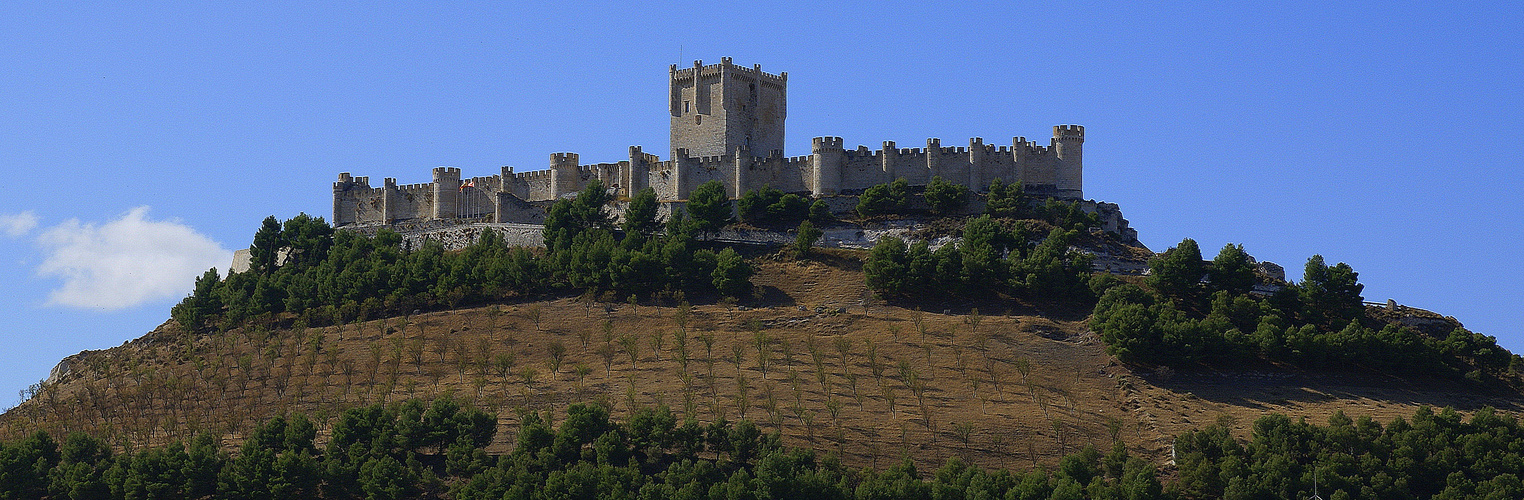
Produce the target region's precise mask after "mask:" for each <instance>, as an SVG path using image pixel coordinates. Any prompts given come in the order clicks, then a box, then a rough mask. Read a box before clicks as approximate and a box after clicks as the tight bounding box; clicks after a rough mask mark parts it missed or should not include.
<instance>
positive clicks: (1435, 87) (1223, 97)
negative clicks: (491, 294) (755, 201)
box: [0, 1, 1524, 406]
mask: <svg viewBox="0 0 1524 500" xmlns="http://www.w3.org/2000/svg"><path fill="white" fill-rule="evenodd" d="M315 4H317V2H295V3H290V2H260V3H256V4H252V5H245V6H234V5H231V4H230V3H229V2H186V3H183V4H169V3H157V2H92V3H84V4H66V3H62V2H30V1H20V2H6V3H4V4H0V67H3V68H5V71H4V72H3V74H0V96H3V98H0V172H3V173H4V174H5V177H6V178H8V179H10V181H9V182H7V183H6V184H5V185H6V187H7V188H6V190H5V192H6V195H5V196H0V257H3V258H0V297H3V299H0V316H3V317H4V318H6V321H5V324H4V326H3V327H0V345H3V346H5V350H4V351H3V354H0V405H3V406H8V405H9V404H12V403H14V401H15V394H16V391H18V390H20V389H22V388H24V387H25V386H26V385H27V384H29V383H32V382H35V381H37V380H39V379H41V378H43V377H45V376H46V374H47V370H48V368H50V367H51V366H52V365H53V364H54V363H56V362H57V360H58V359H60V358H62V357H63V356H66V355H69V354H72V353H75V352H78V351H80V350H84V349H100V348H106V347H111V346H114V345H118V344H120V343H122V342H123V341H126V340H129V339H132V338H136V337H138V336H140V335H142V334H144V333H145V332H147V331H149V330H151V329H152V328H153V327H155V326H157V325H158V324H159V323H161V322H163V321H164V320H165V319H166V318H167V317H168V308H169V306H170V305H172V304H173V303H174V302H176V301H177V300H178V299H179V297H181V296H183V295H184V294H185V293H187V292H188V291H189V289H190V286H191V281H192V279H193V277H194V276H195V275H197V274H199V273H200V272H201V271H204V270H205V269H206V268H207V267H210V266H214V265H215V266H217V267H218V268H219V269H221V268H225V267H226V266H227V260H228V257H229V256H230V254H231V251H232V250H233V249H235V248H240V247H246V246H247V245H248V243H249V240H250V237H251V236H252V234H253V232H254V230H255V229H256V228H257V227H258V224H259V221H260V219H262V218H264V217H265V216H267V215H276V216H278V217H281V218H287V217H290V216H292V215H295V214H297V213H298V212H303V211H305V212H308V213H312V214H316V215H322V216H325V217H328V216H331V214H330V213H329V212H330V211H331V201H332V194H331V183H332V182H333V180H334V179H335V178H336V177H337V174H338V173H339V172H345V171H347V172H351V173H353V174H355V175H367V176H371V177H372V178H373V179H374V182H377V183H379V179H380V178H381V177H397V178H398V180H399V181H400V182H403V183H412V182H427V181H428V172H429V169H430V168H432V167H435V166H440V165H449V166H457V167H460V168H462V169H463V170H464V174H465V175H468V176H469V175H490V174H492V173H495V172H496V171H497V168H498V167H500V166H502V165H512V166H514V167H516V169H518V170H520V171H522V170H531V169H542V168H545V166H546V165H547V162H548V159H547V158H548V156H549V153H551V152H559V151H571V152H577V153H581V155H582V159H583V160H584V162H600V161H618V160H620V159H622V158H625V157H627V152H626V148H627V147H628V146H630V145H642V146H644V147H645V150H646V151H648V152H659V153H660V154H662V155H664V156H665V151H666V150H667V118H666V115H665V106H666V99H667V97H666V93H665V92H666V78H667V65H669V64H680V65H691V64H692V60H694V59H703V60H705V61H706V62H718V60H719V58H720V57H721V56H729V57H733V58H734V60H735V62H736V63H737V64H743V65H751V64H761V65H762V67H763V69H764V71H768V72H781V71H787V72H788V73H789V95H788V97H789V109H788V121H787V129H788V143H787V148H788V151H787V153H788V154H790V155H798V154H805V153H807V152H808V150H809V141H810V138H811V137H815V136H821V135H833V136H841V137H844V138H845V141H846V143H847V147H849V148H850V147H853V146H855V145H857V144H866V145H869V146H870V147H874V148H877V147H878V145H879V144H880V142H881V141H884V140H894V141H897V142H899V143H900V144H901V145H905V146H907V147H908V146H914V145H918V144H924V141H925V140H926V138H928V137H939V138H941V139H942V142H943V144H944V145H949V144H950V145H957V144H964V143H966V141H967V140H968V138H970V137H976V136H977V137H983V138H984V139H985V141H986V142H990V143H996V144H1008V143H1009V142H1008V141H1009V140H1010V138H1011V137H1013V136H1025V137H1028V138H1037V139H1038V140H1039V141H1045V140H1046V138H1047V137H1049V136H1050V135H1051V127H1052V126H1053V125H1057V124H1069V123H1074V124H1080V125H1084V126H1085V127H1086V132H1087V134H1086V144H1085V147H1086V152H1085V153H1086V154H1085V157H1086V158H1085V160H1086V161H1085V163H1086V165H1085V167H1086V172H1085V192H1086V195H1087V196H1088V197H1091V198H1095V199H1100V200H1104V201H1110V202H1116V203H1119V204H1121V206H1122V209H1123V212H1124V213H1125V214H1126V216H1127V217H1128V219H1130V220H1131V222H1132V224H1133V226H1134V227H1135V228H1137V229H1138V230H1139V232H1140V235H1141V237H1142V239H1143V241H1144V242H1145V243H1146V244H1147V245H1148V246H1149V247H1150V248H1153V249H1154V250H1156V251H1159V250H1163V249H1165V248H1168V247H1170V246H1172V245H1173V244H1175V243H1177V242H1179V241H1180V239H1181V238H1185V237H1191V238H1194V239H1196V240H1197V241H1198V242H1200V244H1201V247H1202V248H1203V249H1204V251H1205V252H1206V253H1207V255H1208V257H1210V256H1211V255H1212V254H1215V252H1216V249H1218V248H1221V247H1222V245H1224V244H1225V243H1229V242H1232V243H1241V244H1243V245H1244V246H1245V248H1246V249H1247V250H1248V251H1249V253H1251V254H1252V255H1254V256H1256V257H1258V258H1260V259H1261V260H1270V261H1274V262H1277V263H1280V264H1282V265H1284V266H1285V267H1286V268H1287V269H1288V271H1290V273H1291V274H1292V276H1293V277H1296V276H1299V275H1300V269H1301V266H1302V264H1303V263H1304V262H1305V261H1306V259H1307V257H1309V256H1311V255H1313V254H1315V253H1319V254H1322V255H1323V256H1324V257H1326V258H1327V259H1328V260H1329V261H1330V262H1340V261H1342V262H1348V263H1349V264H1350V265H1352V266H1354V268H1355V270H1356V271H1358V272H1359V273H1360V278H1361V281H1362V282H1363V283H1365V285H1366V288H1365V295H1366V298H1367V299H1368V300H1376V301H1384V300H1385V299H1387V298H1393V299H1396V300H1397V301H1398V302H1401V303H1404V304H1410V305H1413V306H1416V307H1423V308H1427V309H1431V310H1434V311H1437V312H1441V313H1444V314H1449V315H1453V316H1455V317H1456V318H1458V319H1460V320H1461V321H1462V322H1464V323H1465V324H1466V325H1467V326H1468V327H1470V328H1471V329H1473V330H1476V331H1480V332H1483V333H1486V334H1489V335H1495V336H1497V337H1498V338H1499V340H1500V342H1501V343H1502V344H1503V345H1504V346H1506V347H1508V348H1509V349H1511V350H1514V351H1520V350H1524V330H1521V329H1520V327H1519V325H1520V323H1521V320H1524V317H1521V316H1524V315H1521V314H1520V307H1519V306H1518V303H1519V301H1520V300H1521V299H1524V293H1521V292H1524V290H1521V288H1524V285H1521V284H1524V265H1520V264H1519V263H1517V262H1516V261H1515V259H1514V253H1515V252H1516V249H1517V244H1518V243H1519V242H1520V241H1521V238H1520V236H1521V235H1524V222H1521V221H1524V218H1521V217H1520V215H1519V214H1518V213H1517V212H1518V210H1519V209H1520V208H1521V207H1520V204H1519V197H1518V195H1519V193H1520V192H1521V188H1524V174H1521V168H1520V167H1521V166H1524V165H1521V163H1524V160H1521V158H1524V105H1521V104H1524V103H1521V97H1520V92H1519V82H1520V81H1524V36H1521V34H1520V33H1521V32H1524V30H1520V29H1519V27H1520V26H1524V7H1521V6H1520V5H1519V4H1517V3H1503V2H1498V3H1475V2H1466V3H1455V4H1450V3H1443V2H1441V3H1436V2H1422V3H1419V2H1402V3H1396V4H1394V5H1382V6H1379V7H1373V6H1369V5H1363V4H1358V3H1347V4H1346V3H1340V2H1332V3H1330V2H1268V3H1267V2H1202V3H1161V4H1151V5H1143V4H1141V3H1131V2H1129V3H1115V4H1112V3H1090V2H1063V3H997V4H976V3H959V4H957V5H952V6H936V5H926V4H921V3H915V4H903V5H896V4H878V5H872V6H862V5H855V4H837V3H829V2H800V3H781V4H754V3H734V4H732V3H728V2H701V3H649V4H639V5H636V4H635V3H633V2H626V3H623V4H622V5H602V4H592V3H581V2H557V3H548V4H536V3H529V2H512V3H510V2H503V3H497V2H494V3H461V4H455V5H452V6H448V7H446V6H442V4H440V3H436V2H427V3H425V2H419V3H395V2H345V3H334V4H328V5H315Z"/></svg>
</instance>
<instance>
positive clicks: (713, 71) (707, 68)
mask: <svg viewBox="0 0 1524 500" xmlns="http://www.w3.org/2000/svg"><path fill="white" fill-rule="evenodd" d="M722 71H729V72H731V73H735V74H739V75H745V76H750V77H752V78H756V79H757V80H758V81H760V82H763V83H772V84H775V85H779V86H782V85H784V84H786V83H787V82H788V72H786V71H785V72H782V73H778V74H773V73H768V72H765V71H762V65H761V64H754V65H752V67H750V68H748V67H745V66H737V65H735V64H734V63H733V62H731V59H730V58H729V57H721V58H720V63H719V64H709V65H705V64H704V61H703V60H695V61H693V67H691V68H683V69H677V65H676V64H673V65H672V66H671V67H670V68H669V72H670V73H671V75H672V79H673V80H692V79H693V76H694V75H695V74H697V75H699V76H700V77H705V76H718V75H719V74H720V72H722Z"/></svg>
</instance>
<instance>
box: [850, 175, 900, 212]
mask: <svg viewBox="0 0 1524 500" xmlns="http://www.w3.org/2000/svg"><path fill="white" fill-rule="evenodd" d="M909 206H910V182H909V181H907V180H905V179H904V178H903V177H902V178H899V179H895V180H894V182H891V183H888V184H878V185H875V186H872V187H869V188H868V189H867V190H865V191H863V194H862V196H859V197H858V198H857V215H858V216H860V217H872V216H875V215H882V214H891V213H903V212H904V211H905V208H906V207H909Z"/></svg>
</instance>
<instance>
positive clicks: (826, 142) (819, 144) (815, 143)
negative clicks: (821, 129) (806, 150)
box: [810, 137, 842, 152]
mask: <svg viewBox="0 0 1524 500" xmlns="http://www.w3.org/2000/svg"><path fill="white" fill-rule="evenodd" d="M810 142H811V146H810V149H812V150H814V151H815V152H820V151H822V150H827V149H841V144H842V140H841V138H840V137H816V138H814V139H812V140H811V141H810Z"/></svg>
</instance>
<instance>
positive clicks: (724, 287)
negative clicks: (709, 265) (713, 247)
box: [711, 247, 753, 298]
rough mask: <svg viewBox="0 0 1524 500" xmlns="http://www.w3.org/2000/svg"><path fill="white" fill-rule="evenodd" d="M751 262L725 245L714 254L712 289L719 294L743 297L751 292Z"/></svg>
mask: <svg viewBox="0 0 1524 500" xmlns="http://www.w3.org/2000/svg"><path fill="white" fill-rule="evenodd" d="M752 272H753V271H752V268H751V264H748V263H747V262H746V259H744V258H741V254H738V253H736V251H735V250H733V249H731V248H729V247H726V248H725V249H724V250H721V251H720V253H719V254H717V255H716V256H715V266H714V272H713V273H711V277H712V279H713V284H714V289H715V291H717V292H720V294H721V295H725V296H729V297H738V298H739V297H745V296H747V295H748V294H750V293H751V275H752Z"/></svg>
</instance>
